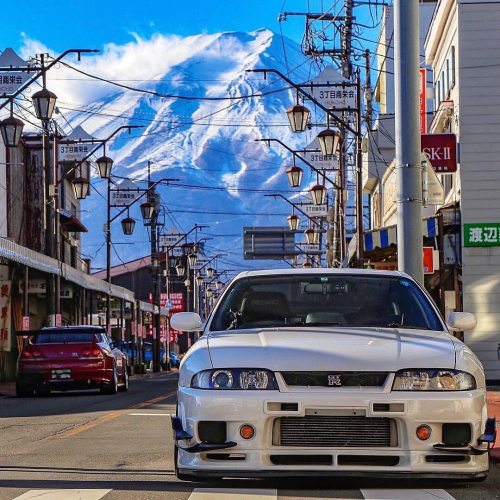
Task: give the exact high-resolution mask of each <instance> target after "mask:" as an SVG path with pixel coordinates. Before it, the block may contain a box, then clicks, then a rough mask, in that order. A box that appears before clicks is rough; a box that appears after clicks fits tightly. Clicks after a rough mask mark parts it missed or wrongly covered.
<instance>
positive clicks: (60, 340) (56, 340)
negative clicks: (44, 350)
mask: <svg viewBox="0 0 500 500" xmlns="http://www.w3.org/2000/svg"><path fill="white" fill-rule="evenodd" d="M95 339H96V335H95V334H94V333H87V332H50V333H43V332H40V333H38V334H37V335H36V336H35V340H34V343H35V344H86V343H92V342H93V341H94V340H95ZM96 340H97V339H96Z"/></svg>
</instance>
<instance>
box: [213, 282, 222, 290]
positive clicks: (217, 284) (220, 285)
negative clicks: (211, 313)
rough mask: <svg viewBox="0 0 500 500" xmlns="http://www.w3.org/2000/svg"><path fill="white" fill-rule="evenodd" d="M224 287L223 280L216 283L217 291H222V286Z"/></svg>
mask: <svg viewBox="0 0 500 500" xmlns="http://www.w3.org/2000/svg"><path fill="white" fill-rule="evenodd" d="M223 285H224V283H222V281H221V280H217V281H216V282H215V288H217V290H220V289H221V288H222V286H223Z"/></svg>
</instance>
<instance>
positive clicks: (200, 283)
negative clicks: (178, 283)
mask: <svg viewBox="0 0 500 500" xmlns="http://www.w3.org/2000/svg"><path fill="white" fill-rule="evenodd" d="M196 284H197V285H198V286H201V285H203V276H200V275H198V276H196Z"/></svg>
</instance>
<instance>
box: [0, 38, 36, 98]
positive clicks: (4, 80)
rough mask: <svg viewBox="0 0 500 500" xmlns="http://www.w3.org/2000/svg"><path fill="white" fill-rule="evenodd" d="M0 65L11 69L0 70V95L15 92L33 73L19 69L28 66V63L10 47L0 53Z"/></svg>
mask: <svg viewBox="0 0 500 500" xmlns="http://www.w3.org/2000/svg"><path fill="white" fill-rule="evenodd" d="M0 67H2V68H9V69H10V68H12V71H2V72H0V96H1V97H7V96H9V95H12V94H15V93H16V92H17V91H18V90H19V89H20V88H21V87H22V86H23V85H24V84H25V83H26V82H27V81H28V80H29V79H30V78H32V77H33V75H34V73H29V72H27V71H21V69H22V68H27V67H28V63H27V62H26V61H25V60H24V59H21V58H20V57H19V56H18V55H17V54H16V53H15V52H14V51H13V50H12V49H11V48H6V49H5V50H4V51H3V52H2V54H1V55H0ZM16 69H17V71H16Z"/></svg>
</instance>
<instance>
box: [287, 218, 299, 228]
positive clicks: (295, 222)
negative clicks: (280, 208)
mask: <svg viewBox="0 0 500 500" xmlns="http://www.w3.org/2000/svg"><path fill="white" fill-rule="evenodd" d="M299 223H300V217H299V216H298V215H295V214H292V215H289V216H288V226H289V227H290V230H291V231H297V229H298V228H299Z"/></svg>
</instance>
